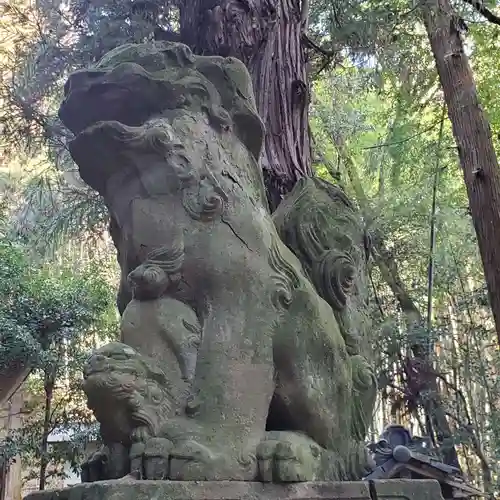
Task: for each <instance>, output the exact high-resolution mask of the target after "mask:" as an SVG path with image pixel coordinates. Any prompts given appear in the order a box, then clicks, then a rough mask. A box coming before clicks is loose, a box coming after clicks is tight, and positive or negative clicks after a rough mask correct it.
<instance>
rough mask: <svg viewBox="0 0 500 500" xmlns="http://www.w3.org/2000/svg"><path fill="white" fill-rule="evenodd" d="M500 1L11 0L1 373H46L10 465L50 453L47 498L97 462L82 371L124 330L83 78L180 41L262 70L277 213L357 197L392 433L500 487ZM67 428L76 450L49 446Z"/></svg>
mask: <svg viewBox="0 0 500 500" xmlns="http://www.w3.org/2000/svg"><path fill="white" fill-rule="evenodd" d="M498 10H500V9H498V7H497V4H496V2H495V1H491V2H486V1H484V2H483V1H481V0H478V1H476V0H456V1H454V2H452V3H451V4H449V3H448V1H447V0H446V1H445V0H436V1H434V0H427V1H425V0H423V1H421V2H419V1H417V0H415V1H413V0H412V1H410V2H407V1H402V0H345V1H341V0H311V1H310V2H309V1H307V0H302V2H299V1H298V0H286V1H285V0H283V1H271V0H246V1H243V0H232V1H227V0H226V1H219V2H215V1H209V2H202V1H200V0H196V1H187V0H186V1H182V0H177V1H172V2H168V1H165V0H164V1H159V0H122V1H118V0H93V1H91V0H66V1H60V0H39V1H36V2H35V1H28V0H10V1H9V0H7V1H3V2H1V3H0V134H1V135H0V159H1V161H0V339H1V343H0V367H2V368H1V370H0V372H1V371H2V370H3V371H5V370H7V369H8V368H9V367H12V366H17V365H19V364H21V365H23V364H26V365H28V364H29V366H30V367H31V368H32V372H31V375H29V377H28V378H27V379H26V381H25V382H24V384H23V385H22V391H23V396H24V399H25V401H27V403H26V404H25V405H24V407H23V408H22V410H21V412H22V427H21V428H19V429H17V430H15V431H13V432H10V433H9V435H8V436H6V437H4V438H3V440H2V442H1V444H0V456H1V457H2V459H3V461H4V462H8V461H9V460H12V459H13V458H14V457H18V459H19V457H20V458H21V460H22V461H23V462H25V463H29V464H30V469H29V470H30V477H26V478H25V479H26V480H27V479H29V478H33V477H36V479H37V482H38V485H39V488H40V489H44V488H45V487H47V485H49V486H50V482H51V480H53V479H54V478H55V477H58V476H60V475H61V474H63V473H64V472H63V469H62V464H63V463H64V462H67V461H68V460H69V461H70V462H71V463H72V464H73V465H74V467H75V468H77V467H78V461H79V459H80V458H81V453H82V450H83V449H84V447H85V443H86V442H87V441H88V440H89V439H93V438H95V435H96V434H95V426H94V422H93V420H92V417H91V415H90V413H89V412H88V410H86V408H85V401H84V397H83V395H82V393H81V391H80V390H79V386H78V384H79V379H80V373H81V372H80V369H81V364H82V362H83V360H84V359H85V356H86V354H87V353H88V351H89V350H90V349H92V348H93V347H95V346H97V345H99V344H100V343H102V342H105V341H106V340H109V339H112V338H114V337H115V336H116V335H117V324H118V317H117V312H116V308H115V296H114V295H115V292H114V290H115V288H116V284H117V279H118V269H117V264H116V261H115V256H114V248H113V246H112V244H111V242H110V239H109V235H108V232H107V214H106V210H105V208H104V206H103V204H102V200H101V199H100V198H99V197H98V196H97V195H96V194H95V193H94V192H92V191H91V190H89V189H88V188H87V187H86V186H85V185H84V184H83V183H82V181H81V180H80V179H79V177H78V173H77V171H76V167H75V165H74V164H73V163H72V161H71V159H70V157H69V155H68V153H67V149H66V146H65V144H66V140H67V139H68V132H67V131H65V129H64V128H63V127H62V126H61V124H60V122H59V121H58V119H57V116H56V112H57V108H58V105H59V103H60V101H61V99H62V92H63V84H64V81H65V78H66V77H67V75H68V74H69V72H71V71H73V70H75V69H78V68H82V67H87V66H88V65H90V64H92V63H93V62H95V61H96V60H98V59H99V58H100V57H101V56H102V55H103V54H104V53H105V52H106V51H108V50H109V49H111V48H113V47H116V46H117V45H120V44H122V43H126V42H141V41H145V40H153V39H157V40H158V39H167V40H180V41H183V42H185V43H187V44H188V45H190V46H191V48H192V49H193V50H195V51H196V52H197V53H218V54H221V55H230V54H231V55H236V56H237V57H240V58H241V59H242V60H243V61H244V62H245V63H246V64H247V66H248V67H249V70H250V72H251V74H252V76H253V78H254V82H258V84H256V85H255V87H256V93H257V97H258V103H259V112H260V113H261V116H263V119H264V121H265V122H266V126H267V136H266V148H265V152H264V156H263V159H262V165H263V168H264V176H265V180H266V187H267V193H268V197H269V200H270V204H271V206H272V207H275V206H276V205H277V204H278V203H279V200H280V199H281V198H282V197H283V196H284V195H285V194H286V193H287V192H288V191H289V190H290V189H291V187H293V184H294V183H295V182H296V180H297V179H298V178H299V177H301V176H303V175H309V174H310V173H311V172H314V173H315V174H316V175H319V176H322V177H324V178H326V179H329V180H330V181H332V182H335V183H338V184H340V185H342V186H343V187H344V189H345V190H346V191H347V192H348V193H349V195H350V196H351V197H352V199H353V200H354V201H355V202H356V203H357V205H358V207H359V209H360V212H361V214H362V216H363V218H364V220H365V223H366V225H367V228H368V229H369V231H370V234H371V238H372V250H371V258H370V266H369V286H370V294H371V301H370V307H371V315H372V322H373V325H374V326H373V338H374V352H375V353H376V356H377V359H376V363H377V374H378V382H379V398H378V405H377V411H376V413H375V415H374V420H373V424H372V431H371V435H370V436H369V437H370V439H376V438H377V437H378V435H379V434H380V432H381V431H382V429H383V427H384V426H385V425H387V424H389V423H401V424H403V425H405V426H408V427H409V428H410V429H411V430H412V432H414V433H415V434H417V435H422V436H429V437H430V438H431V440H432V441H433V443H434V445H435V446H436V447H438V449H439V451H440V453H441V456H442V458H443V460H444V461H446V462H447V463H450V464H455V465H456V464H458V465H460V467H461V468H462V470H463V471H464V473H465V474H466V475H467V476H468V477H469V478H470V479H471V480H473V481H474V482H475V483H476V484H478V485H479V486H481V487H482V488H484V489H485V490H486V491H488V492H490V493H491V494H495V492H496V493H497V494H498V492H499V491H500V466H499V464H500V403H499V401H500V376H499V370H500V356H499V351H498V333H500V332H497V328H495V318H497V319H499V318H500V316H499V315H498V314H497V313H496V311H498V310H499V309H496V307H497V306H498V304H496V301H495V298H498V300H500V297H498V294H496V288H495V286H496V285H495V280H496V279H497V276H496V274H497V273H495V272H492V270H493V271H495V270H496V269H500V266H499V267H496V268H495V265H496V264H495V262H496V260H495V259H496V258H500V237H499V236H497V237H496V240H495V237H494V228H495V227H496V226H495V224H494V222H495V221H496V219H495V214H496V217H497V218H500V206H499V203H500V194H499V193H500V185H499V184H498V183H497V182H496V181H497V180H498V178H499V177H498V175H499V174H498V172H497V171H498V164H497V163H496V158H495V155H494V148H496V149H497V150H498V146H499V141H500V97H499V90H500V89H499V84H498V81H499V78H498V75H499V74H500V58H499V57H498V52H497V51H498V50H500V13H499V15H498V16H497V14H496V12H497V11H498ZM236 32H238V35H236V34H235V33H236ZM245 36H246V39H245V40H243V41H244V42H245V43H243V42H242V37H245ZM449 50H453V51H454V52H453V53H451V52H450V53H448V52H447V51H449ZM450 54H451V56H450ZM450 60H452V61H458V62H456V63H453V64H454V66H446V65H447V64H448V62H447V61H450ZM450 64H451V63H450ZM266 68H267V70H268V71H267V73H265V72H264V69H266ZM453 71H455V73H453ZM280 74H282V75H285V76H286V77H285V78H283V79H279V78H278V79H277V78H276V76H277V75H280ZM263 75H267V77H266V76H263ZM450 75H451V76H450ZM453 76H455V77H457V78H453ZM457 82H458V83H457ZM280 85H281V87H280ZM476 97H478V98H479V101H480V103H481V105H482V107H479V106H478V105H477V102H476ZM464 110H465V111H464ZM464 112H467V113H469V115H467V116H468V119H469V122H467V120H466V121H465V122H464V116H463V113H464ZM461 113H462V115H461ZM474 120H476V121H474ZM467 123H470V124H473V125H474V124H475V125H477V126H472V127H469V128H468V129H467ZM283 132H284V133H283ZM472 157H474V162H475V165H472V163H471V158H472ZM474 162H473V163H474ZM485 178H487V180H488V181H489V182H488V183H487V184H486V183H483V184H485V185H486V188H484V189H475V190H474V182H476V183H477V182H479V181H481V179H483V180H484V179H485ZM464 179H465V182H464ZM488 224H489V225H488ZM478 241H479V245H478ZM496 252H498V256H497V254H496ZM483 264H484V266H483ZM483 269H484V270H483ZM485 276H486V279H485ZM498 279H499V280H500V277H499V278H498ZM492 310H493V313H492ZM497 324H500V323H499V322H497ZM0 375H1V373H0ZM54 431H58V432H66V433H69V434H70V435H71V440H70V442H69V445H68V446H65V447H63V448H57V447H55V448H54V447H50V446H48V438H49V435H50V434H51V433H52V432H54ZM0 461H1V460H0Z"/></svg>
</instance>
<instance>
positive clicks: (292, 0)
mask: <svg viewBox="0 0 500 500" xmlns="http://www.w3.org/2000/svg"><path fill="white" fill-rule="evenodd" d="M307 5H308V1H307V0H302V1H300V0H182V1H179V9H180V25H181V39H182V41H183V42H184V43H186V44H187V45H189V46H190V47H191V48H192V49H193V51H194V52H196V53H197V54H204V55H221V56H234V57H237V58H238V59H240V60H242V61H243V62H244V63H245V64H246V66H247V68H248V70H249V71H250V74H251V75H252V80H253V85H254V91H255V94H256V100H257V108H258V111H259V114H260V116H261V118H262V120H263V121H264V123H265V126H266V137H265V147H264V151H263V155H262V158H261V164H262V167H263V171H264V180H265V184H266V190H267V195H268V199H269V202H270V205H271V209H272V210H274V209H275V208H276V206H277V205H278V204H279V202H280V200H281V198H282V197H283V195H285V194H286V193H288V192H289V191H290V190H291V189H292V188H293V186H294V185H295V183H296V182H297V180H298V179H300V178H301V177H303V176H306V175H309V174H310V169H311V166H310V165H311V159H310V158H311V154H310V143H309V128H308V100H309V91H308V84H307V71H306V57H305V50H304V45H303V43H302V35H303V32H304V30H305V28H306V25H307V13H308V12H307Z"/></svg>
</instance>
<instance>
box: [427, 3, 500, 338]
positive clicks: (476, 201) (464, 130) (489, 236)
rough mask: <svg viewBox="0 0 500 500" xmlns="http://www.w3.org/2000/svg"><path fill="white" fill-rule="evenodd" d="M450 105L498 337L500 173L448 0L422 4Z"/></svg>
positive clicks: (433, 50) (499, 313)
mask: <svg viewBox="0 0 500 500" xmlns="http://www.w3.org/2000/svg"><path fill="white" fill-rule="evenodd" d="M421 12H422V17H423V20H424V24H425V27H426V30H427V34H428V36H429V41H430V44H431V48H432V52H433V54H434V59H435V61H436V67H437V71H438V74H439V78H440V80H441V85H442V87H443V94H444V99H445V101H446V105H447V107H448V116H449V118H450V121H451V124H452V128H453V135H454V136H455V140H456V143H457V148H458V154H459V157H460V164H461V166H462V170H463V174H464V179H465V185H466V187H467V193H468V197H469V206H470V211H471V214H472V220H473V222H474V227H475V229H476V234H477V240H478V244H479V251H480V253H481V258H482V261H483V266H484V274H485V278H486V283H487V285H488V293H489V298H490V303H491V309H492V311H493V316H494V319H495V325H496V330H497V336H498V338H499V340H500V172H499V170H498V161H497V157H496V154H495V150H494V147H493V141H492V138H491V129H490V126H489V123H488V120H487V118H486V116H485V114H484V112H483V110H482V108H481V105H480V103H479V99H478V96H477V91H476V85H475V83H474V76H473V74H472V70H471V67H470V65H469V61H468V59H467V56H466V55H465V53H464V47H463V43H462V39H461V35H460V20H459V18H458V17H457V16H456V15H455V14H454V13H453V10H452V7H451V5H450V2H449V0H427V1H425V2H424V3H423V4H422V6H421Z"/></svg>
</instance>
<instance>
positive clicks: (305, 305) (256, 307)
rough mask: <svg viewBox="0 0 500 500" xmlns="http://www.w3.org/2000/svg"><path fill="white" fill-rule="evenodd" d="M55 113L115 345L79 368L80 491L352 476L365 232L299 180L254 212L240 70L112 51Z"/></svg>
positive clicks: (253, 137)
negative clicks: (88, 441) (95, 217)
mask: <svg viewBox="0 0 500 500" xmlns="http://www.w3.org/2000/svg"><path fill="white" fill-rule="evenodd" d="M60 117H61V119H62V121H63V122H64V124H65V125H66V126H67V127H68V128H69V129H70V130H71V131H72V132H73V133H74V134H75V138H74V139H73V140H72V142H71V143H70V151H71V155H72V157H73V159H74V160H75V162H76V163H77V164H78V166H79V169H80V174H81V177H82V178H83V180H84V181H85V182H86V183H87V184H88V185H90V186H91V187H92V188H94V189H96V190H97V191H98V192H99V193H100V194H101V195H102V197H103V199H104V201H105V203H106V206H107V208H108V210H109V214H110V217H111V227H110V230H111V234H112V237H113V240H114V243H115V246H116V249H117V252H118V259H119V264H120V268H121V277H122V279H121V285H120V290H119V297H118V305H119V308H120V311H121V313H122V323H121V335H122V338H121V341H122V343H113V344H109V345H107V346H104V347H103V348H101V349H100V350H98V351H97V352H95V353H94V354H93V355H92V356H91V358H90V359H89V361H88V364H87V366H86V369H85V373H84V389H85V391H86V394H87V396H88V401H89V406H90V407H91V408H92V409H93V410H94V412H95V415H96V418H97V419H98V421H99V422H100V424H101V434H102V439H103V443H104V446H103V449H102V450H101V451H100V452H99V453H98V454H96V455H95V456H94V457H92V458H91V459H90V460H89V462H87V463H86V464H85V475H86V479H87V480H90V481H92V480H98V479H105V478H118V477H121V476H124V475H126V474H127V473H129V472H130V471H139V472H140V474H141V475H142V477H145V478H148V479H178V480H224V479H228V480H243V481H248V480H255V479H257V480H261V481H304V480H330V479H331V480H334V479H341V480H343V479H356V478H359V477H360V476H361V475H363V474H364V473H365V472H366V469H367V467H369V466H370V463H369V459H368V457H367V452H366V449H365V446H364V444H363V439H364V438H365V433H366V426H367V422H368V421H369V419H370V416H371V412H372V410H373V405H374V400H375V380H374V376H373V373H372V371H371V369H370V367H369V364H368V363H367V361H366V359H365V356H364V355H365V352H364V349H365V347H366V337H365V334H366V331H367V323H366V320H365V317H364V314H363V311H364V308H365V296H364V294H365V291H366V287H365V286H364V267H365V260H366V246H367V241H366V237H365V234H364V231H363V229H362V226H361V224H360V221H359V219H358V217H357V215H356V212H355V210H354V208H353V206H352V205H351V204H350V203H349V201H348V200H347V198H346V196H345V195H344V193H343V192H342V191H341V190H340V189H339V188H337V187H335V186H333V185H330V184H328V183H326V182H324V181H321V180H319V179H313V178H311V179H304V180H302V181H301V182H299V184H298V185H297V186H296V188H295V189H294V191H293V192H292V193H291V194H290V196H289V197H288V198H287V199H286V200H285V201H284V202H283V203H282V205H281V206H280V207H279V208H278V210H277V212H276V213H275V214H274V217H273V218H272V217H271V215H270V213H269V210H268V207H267V203H266V198H265V193H264V185H263V180H262V173H261V170H260V168H259V163H258V160H259V156H260V153H261V147H262V141H263V136H264V129H263V125H262V122H261V120H260V118H259V116H258V114H257V112H256V106H255V102H254V97H253V90H252V86H251V81H250V77H249V74H248V72H247V70H246V69H245V67H244V65H243V64H242V63H241V62H240V61H238V60H236V59H233V58H221V57H205V56H195V55H193V54H192V53H191V52H190V50H189V49H188V48H187V47H186V46H184V45H180V44H172V43H167V42H163V43H155V44H144V45H125V46H122V47H119V48H117V49H115V50H113V51H112V52H110V53H109V54H107V55H106V56H105V57H104V58H103V59H102V60H101V61H100V62H99V63H98V64H97V65H96V67H95V68H94V69H92V70H87V71H80V72H77V73H74V74H73V75H71V76H70V78H69V80H68V82H67V84H66V87H65V100H64V102H63V103H62V105H61V108H60Z"/></svg>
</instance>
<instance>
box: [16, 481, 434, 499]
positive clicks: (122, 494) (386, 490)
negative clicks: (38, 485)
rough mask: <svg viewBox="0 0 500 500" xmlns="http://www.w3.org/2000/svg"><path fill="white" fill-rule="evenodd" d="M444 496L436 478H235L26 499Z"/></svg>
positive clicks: (90, 487)
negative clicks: (256, 480)
mask: <svg viewBox="0 0 500 500" xmlns="http://www.w3.org/2000/svg"><path fill="white" fill-rule="evenodd" d="M285 499H286V500H443V497H442V496H441V488H440V486H439V484H438V483H437V481H428V480H402V479H396V480H390V481H373V482H367V481H356V482H338V483H336V482H325V483H323V482H311V483H292V484H264V483H250V482H238V481H218V482H215V481H212V482H203V481H192V482H188V481H186V482H183V481H132V480H130V481H128V480H122V481H103V482H97V483H85V484H81V485H77V486H73V487H71V488H67V489H64V490H55V491H42V492H37V493H32V494H30V495H28V496H27V497H26V498H25V500H285Z"/></svg>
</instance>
